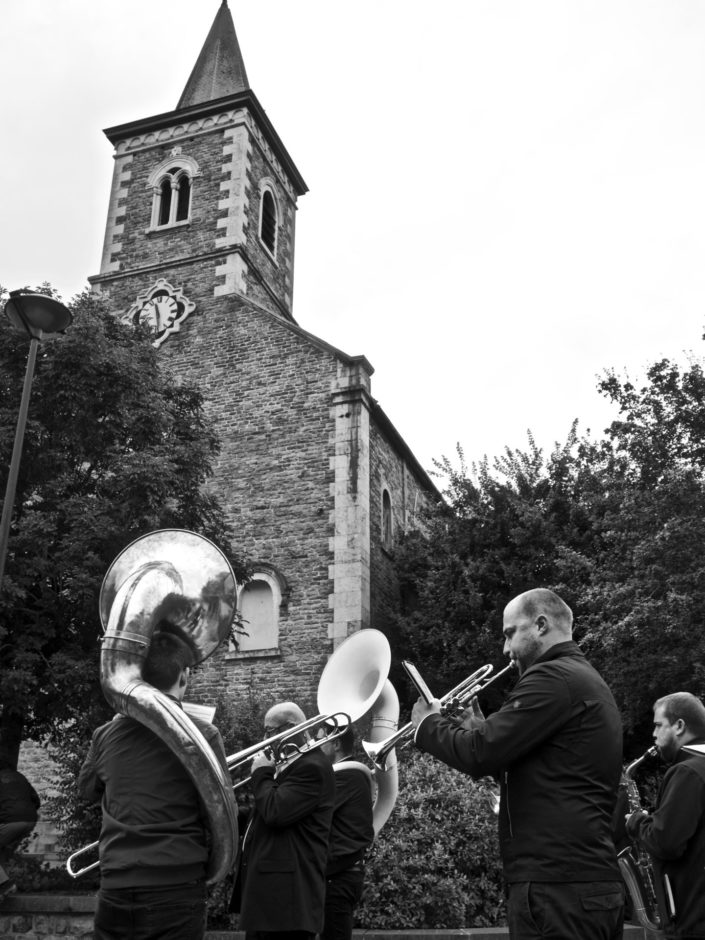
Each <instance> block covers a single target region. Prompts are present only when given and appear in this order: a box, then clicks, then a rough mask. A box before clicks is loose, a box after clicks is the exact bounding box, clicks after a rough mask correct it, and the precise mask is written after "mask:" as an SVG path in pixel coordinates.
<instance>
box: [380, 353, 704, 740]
mask: <svg viewBox="0 0 705 940" xmlns="http://www.w3.org/2000/svg"><path fill="white" fill-rule="evenodd" d="M598 388H599V391H600V392H601V393H602V394H604V395H606V396H607V397H608V398H609V399H610V400H611V401H612V402H613V404H614V405H615V406H616V407H617V409H618V413H619V417H618V418H617V419H616V420H615V421H614V422H613V423H612V424H611V425H610V427H609V428H608V429H607V431H606V432H605V437H604V438H603V439H602V440H597V441H595V440H591V439H589V438H587V437H582V438H579V437H578V435H577V430H576V427H574V428H573V429H572V431H571V434H570V435H569V437H568V440H567V441H566V443H565V445H563V446H562V447H558V446H557V447H556V448H555V449H554V451H553V453H552V454H550V455H549V456H548V457H545V456H544V455H543V453H542V452H541V450H540V449H538V448H537V447H536V446H535V444H534V442H533V440H532V438H531V435H529V448H528V450H527V451H526V452H522V451H517V450H510V449H507V450H506V451H505V453H504V454H503V455H502V456H501V457H500V458H498V459H496V460H494V461H493V462H492V463H491V464H490V463H489V462H488V461H487V460H485V461H483V462H482V463H481V464H480V465H479V466H477V467H472V468H471V470H470V471H468V469H467V467H466V466H465V463H464V461H463V455H462V452H459V457H460V466H459V467H454V466H453V465H452V464H451V463H450V461H448V460H444V461H443V462H442V463H441V465H440V466H441V469H443V470H444V472H445V474H446V475H447V478H448V480H449V486H448V490H447V493H446V497H447V505H446V506H445V507H441V508H440V509H437V510H435V511H434V513H433V514H432V517H431V518H430V520H429V522H428V533H427V535H426V536H421V535H418V534H415V535H413V536H411V537H409V538H407V539H406V541H405V543H404V545H403V546H402V550H401V553H400V561H401V565H402V572H401V583H402V586H403V590H404V596H405V598H406V600H407V605H406V609H405V610H404V611H403V613H402V616H401V617H400V618H398V619H397V621H396V624H395V631H396V633H397V636H396V638H395V639H396V646H397V648H398V649H399V650H401V651H403V654H406V655H408V656H409V657H410V658H413V657H416V658H418V660H419V661H420V662H422V663H423V664H424V668H425V671H426V673H427V675H428V677H429V678H430V679H431V680H432V681H433V686H432V687H435V688H436V689H438V690H439V692H443V691H445V690H447V689H449V688H450V687H452V686H453V685H455V683H456V682H457V681H458V680H459V679H460V678H462V676H463V675H464V674H465V675H467V674H468V673H469V672H470V671H472V670H473V669H475V668H476V667H477V666H478V665H479V664H481V663H483V662H495V663H496V662H497V661H498V653H499V644H500V629H501V613H502V610H503V607H504V606H505V604H506V603H507V601H508V600H509V599H510V598H511V597H512V596H514V595H516V594H518V593H519V592H521V591H523V590H526V589H528V588H531V587H536V586H542V587H548V588H552V589H553V590H555V591H557V592H558V593H559V594H560V595H561V596H562V597H563V598H564V599H565V600H566V602H567V603H568V604H569V605H570V606H571V608H572V609H573V613H574V615H575V623H576V632H575V636H576V639H577V640H578V641H579V642H580V644H581V646H582V647H583V649H584V650H585V652H586V654H587V655H588V658H589V659H590V660H591V662H593V664H594V665H595V666H596V667H597V668H598V670H599V671H600V672H601V674H602V675H603V676H604V678H605V679H606V681H607V682H608V684H609V685H610V687H611V689H612V691H613V692H614V694H615V698H616V700H617V703H618V705H619V707H620V710H621V713H622V717H623V720H624V726H625V732H626V738H625V750H626V752H627V754H628V755H631V754H633V753H636V752H637V751H641V750H643V749H644V748H645V747H646V746H648V744H650V743H651V723H652V722H651V707H652V704H653V702H654V701H655V699H656V698H658V697H659V696H660V695H663V694H665V693H666V692H672V691H676V690H685V691H690V692H693V693H694V694H696V695H700V696H702V695H703V694H704V693H705V631H703V629H702V611H703V610H704V609H705V526H703V522H702V520H703V518H704V517H705V475H704V470H705V466H704V464H705V373H704V372H703V368H702V365H701V364H700V363H698V362H696V361H694V360H693V361H691V362H690V364H689V366H688V368H686V369H683V370H681V369H679V368H678V367H677V366H676V365H675V364H673V363H671V362H669V361H668V360H662V361H660V362H657V363H655V364H654V365H653V366H652V367H651V368H650V369H649V370H648V372H647V375H646V380H645V382H644V383H643V385H642V386H641V387H637V386H636V385H635V384H634V383H632V382H631V381H630V380H628V379H627V378H620V377H618V376H617V375H616V374H615V373H613V372H608V373H606V374H605V376H604V377H603V379H602V380H601V381H600V383H599V385H598ZM493 692H494V690H493ZM488 695H489V692H488ZM496 701H498V699H497V697H495V702H496ZM490 705H492V702H490Z"/></svg>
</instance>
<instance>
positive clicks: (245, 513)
mask: <svg viewBox="0 0 705 940" xmlns="http://www.w3.org/2000/svg"><path fill="white" fill-rule="evenodd" d="M162 349H163V351H164V355H165V357H166V358H168V361H169V365H170V367H171V368H173V369H174V370H175V371H176V372H177V373H178V374H180V375H184V376H188V378H189V379H190V380H191V381H195V382H196V383H197V384H199V385H200V386H201V387H202V388H203V390H204V392H205V394H206V395H207V396H208V410H209V412H210V414H211V415H212V416H213V417H214V418H215V420H216V424H217V430H218V434H219V436H220V438H221V444H222V452H221V456H220V459H219V461H218V465H217V474H216V480H215V481H214V485H215V486H216V487H217V488H218V490H219V491H220V495H221V498H222V499H223V502H224V504H225V506H226V510H227V513H228V517H229V519H230V521H231V522H232V524H233V526H234V530H235V544H234V549H235V550H236V551H237V552H238V553H240V554H241V555H244V556H246V557H247V558H248V559H249V560H250V561H251V562H252V563H254V564H256V563H257V562H263V563H266V564H268V565H272V566H274V568H275V569H277V570H278V571H279V572H281V574H282V575H283V577H284V578H285V579H286V581H287V582H288V585H289V589H290V594H289V598H288V606H287V608H286V611H285V613H284V616H283V617H282V619H281V620H280V623H279V653H278V654H275V655H271V654H270V655H268V656H262V657H254V658H253V657H252V655H251V654H250V655H248V656H244V655H243V656H233V655H232V654H228V653H227V652H225V651H222V652H221V653H220V654H219V656H218V657H217V658H214V659H213V660H212V662H210V663H209V664H208V665H207V668H206V669H204V670H203V672H202V673H201V675H200V677H199V682H201V683H202V685H203V688H204V690H205V689H207V690H208V691H209V692H210V691H211V690H212V689H217V688H222V687H227V688H228V689H231V690H233V691H235V690H237V691H239V692H241V693H242V692H244V691H245V690H246V688H247V687H249V686H253V687H255V688H258V689H269V690H276V692H277V693H278V694H279V695H280V696H282V697H285V698H289V697H291V698H295V699H297V698H300V697H301V696H302V695H303V696H304V697H306V696H308V697H309V698H310V694H311V692H312V690H314V689H315V687H316V686H317V683H318V678H319V677H320V673H321V671H322V668H323V666H324V664H325V661H326V657H327V654H328V653H329V652H330V650H331V644H330V641H329V639H328V623H329V620H330V618H331V614H330V610H329V601H328V598H329V594H330V590H331V585H330V581H329V571H328V567H329V564H330V561H331V555H330V550H329V544H328V543H329V538H330V536H331V535H332V531H333V530H332V524H331V511H332V509H333V497H332V495H331V492H330V484H331V482H332V480H333V475H332V470H331V466H330V455H331V435H332V432H333V425H332V420H331V417H330V414H329V407H330V388H331V382H332V379H333V376H334V375H335V373H336V360H335V357H334V355H333V354H332V353H331V352H329V351H327V350H326V349H324V348H321V347H319V346H317V345H315V344H313V343H311V342H310V341H309V340H308V339H307V338H306V337H305V336H302V335H301V332H300V331H299V330H298V329H297V328H296V327H294V326H291V325H290V324H288V323H285V322H283V321H282V320H281V319H280V318H278V317H276V316H274V315H272V314H269V313H267V312H264V311H259V310H256V309H255V308H253V307H251V306H249V305H247V304H245V303H243V302H242V301H240V300H239V299H236V298H222V299H219V300H218V301H212V302H211V303H210V304H209V306H208V308H207V310H204V311H202V312H201V314H200V316H197V315H196V314H194V316H193V317H192V318H191V319H190V320H189V321H187V322H186V324H185V325H184V329H183V331H182V332H181V333H179V334H177V335H176V336H174V337H170V339H169V341H168V342H167V343H165V344H164V346H163V347H162Z"/></svg>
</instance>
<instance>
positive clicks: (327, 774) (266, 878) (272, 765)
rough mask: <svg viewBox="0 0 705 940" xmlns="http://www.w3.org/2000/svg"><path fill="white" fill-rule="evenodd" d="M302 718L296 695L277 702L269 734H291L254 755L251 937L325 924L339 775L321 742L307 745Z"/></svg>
mask: <svg viewBox="0 0 705 940" xmlns="http://www.w3.org/2000/svg"><path fill="white" fill-rule="evenodd" d="M303 722H305V716H304V713H303V712H302V711H301V709H300V708H299V706H298V705H295V704H294V703H293V702H283V703H281V704H279V705H275V706H274V707H273V708H270V709H269V711H268V712H267V714H266V715H265V717H264V732H265V738H270V737H273V736H275V735H279V734H281V732H284V731H286V730H287V729H291V730H292V734H291V736H289V737H287V738H285V739H284V741H283V742H282V741H279V742H278V743H277V745H274V746H273V749H274V750H275V753H274V754H272V755H270V753H268V750H269V749H265V748H263V749H262V750H260V751H259V752H258V753H257V754H256V756H255V757H254V759H253V761H252V777H251V787H252V793H253V797H254V804H255V808H254V815H253V817H252V821H251V822H250V825H249V827H248V829H247V831H246V833H245V837H244V840H243V848H242V862H241V870H240V879H241V907H240V929H242V930H245V931H246V934H247V938H248V940H254V938H257V940H264V938H275V937H276V938H278V940H284V938H290V940H308V938H311V940H312V938H313V937H314V936H315V934H316V933H317V932H318V931H320V930H322V929H323V905H324V899H325V890H326V883H325V875H326V859H327V855H328V838H329V833H330V825H331V819H332V816H333V802H334V797H335V780H334V777H333V768H332V767H331V764H330V762H329V760H328V759H327V758H326V757H325V756H324V755H323V753H322V752H321V750H320V748H318V749H307V748H306V746H305V745H306V736H305V733H303V732H301V733H296V730H295V729H296V728H297V726H298V725H300V724H302V723H303ZM299 748H301V750H298V749H299Z"/></svg>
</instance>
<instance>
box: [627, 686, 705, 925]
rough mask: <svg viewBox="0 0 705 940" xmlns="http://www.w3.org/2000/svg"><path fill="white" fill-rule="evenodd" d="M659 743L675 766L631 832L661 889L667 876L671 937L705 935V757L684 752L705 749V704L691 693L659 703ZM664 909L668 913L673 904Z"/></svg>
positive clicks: (633, 819)
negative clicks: (694, 747) (653, 805)
mask: <svg viewBox="0 0 705 940" xmlns="http://www.w3.org/2000/svg"><path fill="white" fill-rule="evenodd" d="M653 737H654V742H655V744H656V747H657V749H658V751H659V754H660V755H661V757H662V758H663V760H664V761H666V762H667V763H668V764H670V765H671V766H670V767H669V769H668V770H667V771H666V775H665V777H664V779H663V783H662V784H661V788H660V790H659V794H658V799H657V804H656V809H655V810H654V812H653V813H646V812H644V811H643V810H642V811H639V812H635V813H631V814H630V815H629V816H628V817H627V833H628V835H629V836H630V837H631V838H632V839H634V841H635V842H637V843H638V844H639V845H640V846H642V847H643V848H644V849H645V850H646V851H647V852H648V853H649V855H650V856H651V857H652V859H653V860H654V870H655V873H656V880H657V884H658V886H659V889H660V887H661V885H664V884H665V882H664V880H663V878H664V876H665V877H666V878H667V884H668V885H669V886H670V890H671V892H672V895H673V907H674V910H675V916H674V917H672V918H671V919H670V920H669V921H668V922H667V923H666V924H665V925H664V927H665V935H666V936H667V937H677V938H679V940H680V938H691V937H692V938H696V937H698V938H704V937H705V754H696V753H691V752H689V751H687V750H684V748H685V747H686V745H692V744H702V745H705V706H704V705H703V703H702V702H701V701H700V699H698V698H696V697H695V696H694V695H691V694H690V693H689V692H673V693H671V694H670V695H665V696H664V697H663V698H660V699H658V700H657V701H656V702H655V703H654V734H653ZM666 902H667V899H664V903H663V904H662V905H661V906H662V908H663V909H664V911H666V912H667V911H668V907H669V905H668V904H667V903H666Z"/></svg>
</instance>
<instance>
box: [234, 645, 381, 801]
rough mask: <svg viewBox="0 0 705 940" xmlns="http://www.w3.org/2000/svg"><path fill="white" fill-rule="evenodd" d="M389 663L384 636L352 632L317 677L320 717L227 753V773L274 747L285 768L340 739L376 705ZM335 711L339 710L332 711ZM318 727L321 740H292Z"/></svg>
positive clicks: (238, 783) (239, 784) (241, 783)
mask: <svg viewBox="0 0 705 940" xmlns="http://www.w3.org/2000/svg"><path fill="white" fill-rule="evenodd" d="M391 664H392V651H391V649H390V648H389V641H388V640H387V638H386V637H385V635H384V634H383V633H380V631H379V630H372V629H369V628H368V629H365V630H360V631H359V632H358V633H353V634H352V635H351V636H349V637H348V638H347V639H346V640H344V641H343V642H342V643H341V644H340V646H339V647H338V648H337V649H336V650H335V651H334V652H333V654H332V655H331V657H330V659H329V660H328V662H327V663H326V665H325V667H324V669H323V672H322V673H321V678H320V679H319V681H318V691H317V695H316V703H317V705H318V710H319V712H320V714H319V715H316V717H315V718H309V719H307V720H306V721H302V722H300V724H298V725H295V726H294V727H293V728H287V729H286V730H284V731H280V732H279V734H274V735H272V737H270V738H266V739H265V740H264V741H260V742H259V744H253V745H251V746H250V747H246V748H245V749H244V750H242V751H238V752H237V753H236V754H231V755H230V757H228V758H227V762H228V770H229V771H230V773H233V772H234V771H236V770H239V769H240V768H241V767H242V766H243V765H244V764H246V763H247V762H248V761H250V760H251V759H252V758H253V757H254V756H255V754H258V753H259V752H260V751H264V750H272V749H273V748H275V749H276V750H277V751H278V752H279V756H278V757H275V761H276V762H277V763H278V765H279V766H283V765H284V764H286V762H287V761H290V760H292V759H293V758H294V757H297V756H298V755H299V754H304V753H306V752H307V751H312V750H314V749H315V748H317V747H320V746H321V745H322V744H325V743H326V742H327V741H332V740H334V739H335V738H337V737H340V735H341V734H342V733H343V732H344V731H345V729H346V728H347V727H348V725H350V724H352V723H353V722H355V721H357V720H358V719H359V718H362V716H363V715H364V714H365V713H366V712H368V711H369V709H370V708H371V707H372V706H373V705H374V703H375V702H376V701H377V699H378V698H379V695H380V693H381V691H382V687H383V686H384V684H385V682H386V681H387V675H388V674H389V667H390V666H391ZM340 706H342V708H340ZM336 707H337V708H339V709H340V710H338V711H336ZM316 726H318V727H319V729H320V728H323V729H324V730H325V731H326V734H325V736H324V737H322V738H319V737H315V736H314V738H313V739H309V740H307V741H305V742H304V743H297V742H296V740H295V738H297V737H298V736H299V735H301V734H303V733H305V732H307V733H308V734H311V731H312V729H313V728H315V727H316ZM331 726H332V727H331ZM289 739H291V740H289ZM285 752H286V753H285ZM249 780H250V777H246V778H245V779H244V780H240V781H238V782H237V783H236V784H234V785H233V789H237V788H238V787H241V786H244V785H245V784H246V783H248V782H249Z"/></svg>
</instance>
